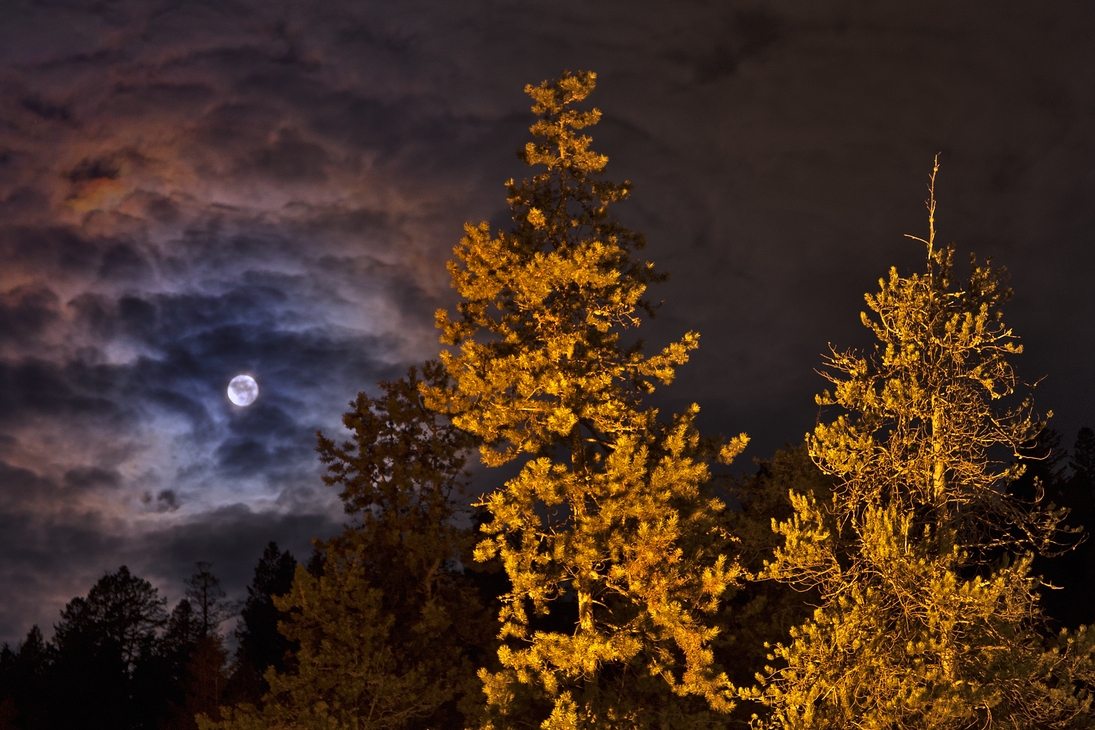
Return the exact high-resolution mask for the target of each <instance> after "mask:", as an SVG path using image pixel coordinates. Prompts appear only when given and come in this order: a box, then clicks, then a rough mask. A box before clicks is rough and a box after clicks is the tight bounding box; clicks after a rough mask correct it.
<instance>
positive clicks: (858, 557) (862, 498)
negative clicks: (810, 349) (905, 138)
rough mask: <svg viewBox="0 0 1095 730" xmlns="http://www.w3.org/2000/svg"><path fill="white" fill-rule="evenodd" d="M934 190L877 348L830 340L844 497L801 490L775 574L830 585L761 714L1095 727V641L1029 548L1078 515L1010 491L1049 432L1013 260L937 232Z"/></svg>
mask: <svg viewBox="0 0 1095 730" xmlns="http://www.w3.org/2000/svg"><path fill="white" fill-rule="evenodd" d="M937 171H938V160H937V161H936V165H935V167H934V169H933V172H932V176H931V183H930V185H929V199H928V211H929V217H928V221H929V228H928V230H929V233H928V238H927V239H926V240H925V239H919V238H917V239H916V240H918V241H920V242H921V243H923V244H924V245H925V246H926V248H927V270H926V271H925V272H924V273H922V274H914V275H912V276H908V277H903V276H899V275H898V274H897V272H896V270H891V271H890V276H889V278H888V279H887V280H883V281H880V286H881V288H880V290H879V292H878V293H877V294H874V295H870V294H869V295H867V297H866V300H867V306H868V307H869V309H870V310H871V312H872V313H873V315H868V314H866V313H864V314H863V315H862V319H863V323H864V325H865V326H866V327H867V328H868V329H870V330H871V332H872V333H873V334H874V336H875V337H876V338H877V340H878V343H877V344H876V346H875V348H874V350H873V352H871V353H869V354H867V355H864V354H861V353H859V352H856V351H847V352H838V351H836V350H833V351H832V354H831V355H830V356H829V357H828V358H827V372H826V373H825V377H826V378H828V379H829V380H830V381H831V382H832V383H833V386H834V387H833V389H832V390H831V391H828V390H827V391H825V392H824V393H823V394H822V395H820V396H818V403H819V405H821V406H836V407H838V408H839V409H841V410H843V411H844V412H845V413H844V414H843V415H840V416H838V417H837V418H836V420H834V421H831V422H828V423H819V424H818V426H817V428H816V429H815V431H814V433H813V434H812V435H811V436H808V445H809V449H810V454H811V456H812V457H813V459H814V461H815V462H816V463H817V464H818V466H819V467H820V468H821V469H822V470H823V471H824V472H826V473H828V474H830V475H832V476H833V477H834V479H835V487H836V491H835V493H834V496H833V499H832V501H831V502H830V503H828V504H825V503H819V502H818V501H817V500H815V499H813V498H812V497H810V496H805V495H801V494H794V493H792V494H791V500H792V502H793V504H794V508H795V514H794V515H793V516H792V517H791V519H789V520H786V521H783V522H779V523H778V524H775V529H776V531H777V532H778V533H779V534H780V535H782V537H783V538H784V544H783V546H782V547H781V548H780V549H778V550H777V551H776V555H775V560H774V561H773V562H772V563H771V564H770V565H769V567H768V575H769V577H774V578H777V579H780V580H784V581H787V582H790V583H792V584H795V585H798V586H800V587H810V588H813V589H816V590H817V591H819V593H820V595H821V604H820V606H819V607H818V608H817V609H816V611H815V612H814V614H813V617H812V619H810V620H808V621H807V622H805V623H804V624H803V625H801V626H799V627H798V628H796V629H795V630H794V631H792V633H791V638H790V641H789V643H787V644H786V645H783V644H780V645H777V646H776V647H775V648H774V652H773V656H772V657H771V658H772V659H773V660H778V662H779V663H780V667H779V668H777V669H771V668H769V669H767V670H766V673H765V674H764V675H758V679H759V680H760V681H761V685H762V687H761V688H760V690H758V692H757V694H755V695H754V697H755V698H758V699H760V700H761V701H762V702H763V703H764V704H766V705H767V706H768V709H769V710H770V712H771V714H770V716H769V717H767V718H766V719H765V720H764V721H760V720H758V721H757V723H756V724H757V725H758V726H763V727H769V728H781V729H783V730H790V729H792V728H793V729H795V730H805V729H807V728H819V729H820V728H825V729H826V730H831V729H838V728H879V729H881V728H939V729H940V730H942V729H943V728H947V730H960V729H962V728H970V729H972V728H985V727H1006V728H1032V729H1033V728H1065V727H1091V723H1092V722H1093V721H1095V719H1093V718H1092V716H1091V715H1090V710H1091V706H1090V703H1091V699H1090V689H1091V688H1092V678H1093V674H1092V668H1091V650H1092V641H1091V637H1090V636H1088V634H1087V632H1086V631H1081V632H1080V634H1078V635H1068V634H1061V635H1060V636H1057V637H1047V636H1046V635H1045V634H1044V630H1045V626H1044V620H1043V618H1042V613H1041V609H1040V607H1039V604H1038V597H1037V592H1036V588H1037V582H1036V579H1035V578H1034V577H1033V576H1032V575H1030V573H1029V569H1030V553H1031V551H1032V550H1037V549H1045V548H1046V547H1048V546H1050V544H1051V543H1052V540H1053V535H1054V532H1055V528H1056V527H1057V525H1058V522H1059V520H1060V518H1061V513H1060V512H1059V511H1056V510H1054V509H1052V508H1051V507H1048V506H1045V505H1043V504H1041V503H1040V502H1037V501H1036V502H1035V503H1030V502H1023V501H1021V500H1018V499H1016V498H1014V497H1013V496H1011V495H1009V493H1008V485H1009V483H1010V482H1011V481H1012V480H1014V478H1015V477H1016V476H1017V475H1018V473H1019V469H1020V467H1018V466H1016V465H1015V457H1016V456H1017V455H1018V452H1019V447H1020V446H1021V445H1022V444H1024V443H1026V442H1029V441H1030V440H1031V439H1032V438H1033V437H1034V436H1035V435H1036V434H1037V433H1038V432H1039V430H1040V429H1041V428H1042V426H1043V423H1042V422H1040V421H1038V420H1037V419H1036V418H1035V417H1034V415H1033V413H1032V410H1031V404H1030V401H1029V399H1027V400H1020V401H1019V402H1018V403H1015V404H1012V405H1005V404H1006V403H1008V402H1009V401H1010V400H1013V399H1015V398H1016V397H1017V394H1016V391H1017V390H1018V389H1019V388H1020V386H1021V383H1020V381H1019V380H1018V378H1017V376H1016V374H1015V372H1014V370H1013V369H1012V365H1011V362H1010V360H1011V358H1012V357H1013V356H1015V355H1018V354H1019V353H1020V352H1022V346H1021V345H1020V344H1019V343H1018V342H1017V341H1016V337H1015V336H1014V335H1013V334H1012V331H1011V330H1010V329H1008V328H1007V327H1006V326H1005V325H1004V323H1003V320H1002V319H1001V313H1000V309H999V307H1000V305H1001V303H1002V302H1004V301H1005V300H1007V299H1008V298H1009V296H1010V291H1009V289H1008V288H1007V286H1006V285H1005V280H1004V274H1003V271H1002V270H1001V269H993V268H990V267H989V266H988V265H978V264H977V262H976V260H972V261H971V264H972V273H971V274H970V276H969V278H968V279H967V280H964V281H961V282H959V281H957V280H956V278H955V276H954V271H953V266H952V258H953V252H954V248H953V246H944V247H937V246H936V243H935V190H934V188H935V174H936V172H937Z"/></svg>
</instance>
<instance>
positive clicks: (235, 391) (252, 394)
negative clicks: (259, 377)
mask: <svg viewBox="0 0 1095 730" xmlns="http://www.w3.org/2000/svg"><path fill="white" fill-rule="evenodd" d="M258 397H259V384H258V383H256V382H255V379H254V378H252V377H251V376H250V375H237V376H236V377H234V378H232V382H231V383H229V384H228V400H230V401H232V402H233V403H235V404H236V405H237V406H249V405H251V404H252V403H254V402H255V398H258Z"/></svg>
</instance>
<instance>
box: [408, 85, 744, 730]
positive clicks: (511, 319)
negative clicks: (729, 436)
mask: <svg viewBox="0 0 1095 730" xmlns="http://www.w3.org/2000/svg"><path fill="white" fill-rule="evenodd" d="M594 81H595V76H594V74H592V73H575V74H570V73H565V74H564V75H563V76H562V77H561V78H559V79H558V80H557V81H554V82H552V83H548V82H544V83H542V84H540V85H539V86H531V85H530V86H527V87H526V89H525V90H526V92H527V93H528V94H529V95H530V96H531V97H532V99H533V100H534V102H535V104H534V106H533V107H532V109H533V112H534V113H535V114H536V115H538V116H539V121H537V122H536V123H535V124H534V125H533V126H532V127H531V131H532V134H533V135H534V136H535V138H536V141H533V142H529V143H528V144H527V146H526V147H525V149H524V152H523V154H522V157H523V159H524V161H525V162H526V163H527V164H529V165H530V166H542V168H543V169H542V171H540V172H538V173H537V174H535V175H534V176H533V177H532V178H531V179H530V180H525V181H523V182H521V183H516V182H514V181H513V180H510V181H509V182H508V183H507V189H508V191H509V196H508V200H509V204H510V208H511V211H512V217H513V221H514V223H515V226H516V227H515V229H514V230H512V231H510V232H499V233H498V235H497V236H492V235H491V233H490V230H489V229H488V226H487V224H486V223H482V224H480V225H478V226H475V225H468V226H466V227H465V230H466V236H465V237H464V238H463V240H462V241H461V242H460V244H459V245H458V246H457V247H456V249H455V254H456V257H457V260H456V261H453V262H450V264H449V270H450V272H451V275H452V282H453V286H454V287H455V288H456V289H457V291H458V292H459V295H460V297H461V301H460V303H459V304H458V315H457V316H456V317H452V316H450V315H449V314H448V313H447V312H445V311H440V312H438V326H439V328H440V329H441V330H442V333H443V334H442V342H443V343H445V344H447V345H452V346H456V347H457V348H458V349H455V350H454V351H452V352H446V353H444V354H443V355H442V359H443V362H444V364H445V366H446V368H447V370H448V373H449V375H450V377H451V378H452V379H453V382H454V383H455V386H454V387H452V388H448V389H444V388H432V389H428V390H427V396H428V402H429V403H430V404H431V405H432V406H433V407H436V408H438V409H439V410H441V411H443V412H445V413H448V414H451V416H452V418H453V421H454V423H456V424H457V425H458V426H459V427H461V428H463V429H465V430H467V431H469V432H471V433H473V434H475V435H476V436H478V437H479V438H481V439H482V443H483V445H482V447H481V455H482V459H483V461H484V462H485V463H486V464H487V465H488V466H499V465H502V464H504V463H506V462H509V461H511V460H513V459H515V458H518V457H522V456H523V457H525V458H526V461H525V463H524V464H523V468H522V469H521V471H520V473H519V474H518V475H517V476H516V477H514V478H513V479H511V480H509V481H508V482H507V483H506V484H505V486H504V487H502V488H500V489H499V490H497V491H495V492H493V493H491V494H489V495H487V496H486V497H484V499H483V501H482V504H483V506H485V507H486V509H487V510H488V511H489V515H490V518H491V521H490V522H489V523H488V524H487V525H485V527H484V530H485V532H486V533H487V535H488V536H487V537H486V538H485V539H484V540H483V541H482V542H481V543H480V545H479V547H478V549H477V553H476V556H477V558H478V559H480V560H486V559H490V558H492V557H495V556H498V557H500V558H501V560H502V563H503V564H504V566H505V569H506V573H507V575H508V576H509V579H510V581H511V583H512V591H511V592H510V593H509V594H508V595H506V596H505V597H504V606H503V609H502V612H501V614H500V621H501V623H502V628H501V633H500V636H501V638H502V639H503V641H504V645H503V647H502V649H501V650H500V652H499V657H500V659H501V662H502V665H503V669H502V670H500V671H498V672H495V673H490V672H487V671H486V670H484V671H483V672H481V676H482V677H483V679H484V682H485V691H486V694H487V699H488V712H489V713H490V716H491V719H490V720H489V721H488V722H487V726H488V727H493V728H502V727H528V726H533V725H535V724H539V723H540V722H541V721H542V727H544V728H557V729H560V730H561V729H562V728H580V727H581V728H584V727H597V728H614V727H627V728H634V727H644V726H648V725H651V726H661V727H684V726H685V723H692V725H690V726H693V727H696V726H698V725H697V724H696V723H699V722H701V721H702V718H703V717H704V714H705V713H707V714H708V715H709V714H710V711H711V708H713V710H714V711H715V712H725V711H727V710H728V709H729V708H730V706H731V704H732V702H733V698H734V694H735V693H734V689H733V687H732V686H731V685H730V683H729V680H728V679H727V677H726V675H725V673H724V672H723V671H722V670H721V669H720V668H718V667H717V666H716V665H715V664H714V662H713V660H712V654H711V650H710V642H711V640H712V639H713V638H714V636H715V635H716V633H717V629H716V627H715V626H714V625H713V624H714V621H713V616H714V614H715V612H716V611H717V609H718V605H719V599H720V597H721V596H722V594H723V593H724V591H725V590H726V589H727V587H728V586H730V585H732V584H734V583H735V582H736V581H737V580H738V579H739V574H740V570H739V568H738V566H737V564H736V561H734V560H732V559H729V558H728V557H727V556H728V554H729V553H730V549H729V547H730V546H729V543H730V540H729V538H728V537H727V536H726V535H725V533H724V532H723V531H722V530H721V529H720V528H719V527H718V524H719V523H718V519H717V518H718V513H719V511H720V510H722V509H723V504H722V502H720V501H719V500H718V499H716V498H715V496H714V495H713V494H712V493H711V491H710V485H709V481H710V480H709V475H708V466H707V461H706V457H707V456H708V455H711V454H712V452H713V448H709V447H707V446H705V445H704V444H703V442H701V439H700V438H699V436H698V433H697V431H696V429H695V427H694V424H693V422H694V419H695V416H696V413H697V412H698V408H697V407H695V406H693V407H691V408H690V409H688V410H687V411H686V412H685V413H683V414H680V415H678V416H677V417H676V418H674V419H673V421H672V423H669V424H665V423H660V422H659V421H658V420H657V418H656V416H657V412H656V410H655V409H653V408H651V407H649V406H647V405H644V404H643V398H644V397H645V396H647V395H648V394H650V393H651V392H652V391H653V390H654V388H655V385H656V384H657V383H669V382H670V381H671V380H672V378H673V374H674V369H675V368H676V366H678V365H681V364H683V363H684V362H686V361H687V359H688V352H689V351H690V350H692V349H693V348H695V347H696V345H697V341H698V336H697V335H696V334H694V333H691V332H690V333H688V334H686V335H685V336H684V338H683V339H682V340H681V341H679V342H675V343H673V344H671V345H669V346H668V347H666V348H664V349H663V350H662V351H661V352H659V353H657V354H655V355H652V356H647V355H644V354H643V353H642V352H641V350H640V347H639V345H637V344H636V345H632V346H628V345H626V344H625V343H624V342H622V341H621V335H622V334H623V333H624V332H625V331H626V330H629V329H632V328H635V327H637V326H638V325H639V323H640V316H641V314H642V313H644V312H645V313H647V314H652V308H651V307H650V306H649V305H648V304H647V303H646V302H645V301H644V300H643V295H644V292H645V290H646V286H647V284H648V283H650V282H653V281H657V280H659V279H660V278H661V277H660V275H658V274H657V273H656V272H655V271H654V268H653V264H651V263H648V262H645V261H642V260H639V259H637V258H635V255H634V254H635V252H636V251H637V250H638V249H640V248H642V246H643V238H642V237H641V235H639V234H638V233H636V232H634V231H631V230H629V229H628V228H627V227H625V226H624V225H622V224H621V223H619V222H618V221H616V220H615V219H614V218H613V217H612V216H611V215H610V214H609V206H610V205H611V204H612V203H615V202H618V201H621V200H623V199H624V198H626V197H627V195H628V192H629V188H630V186H629V184H628V183H626V182H625V183H623V184H616V183H612V182H608V181H605V180H604V179H602V177H601V173H602V171H603V170H604V167H605V164H606V163H607V158H606V157H605V156H604V155H600V154H597V153H596V152H593V151H592V150H591V149H590V148H589V145H590V142H591V140H590V138H589V137H588V136H585V135H582V134H580V130H582V129H583V128H586V127H589V126H591V125H593V124H595V123H596V122H597V121H598V119H599V117H600V113H599V112H598V111H597V110H592V111H581V110H578V109H576V108H575V105H576V104H578V103H580V102H581V101H583V100H584V99H585V98H586V97H587V95H588V94H589V93H590V92H591V91H592V90H593V87H594ZM744 441H745V438H744V436H741V437H739V438H738V439H735V440H734V441H733V442H732V443H730V444H728V445H726V446H724V447H723V448H722V450H721V456H722V458H723V459H724V460H726V461H728V460H729V459H731V458H733V456H734V455H735V454H736V453H737V452H739V451H740V449H741V448H742V447H743V446H744ZM568 610H573V611H574V614H575V618H574V621H573V624H572V625H570V626H567V627H565V629H563V630H559V629H558V627H556V630H550V626H549V625H548V624H547V623H546V622H547V621H549V620H551V619H554V620H556V621H557V620H558V619H559V616H560V614H565V613H566V612H567V611H568ZM549 612H554V613H555V615H554V616H552V617H551V619H543V618H537V617H545V616H546V615H547V614H548V613H549ZM530 695H531V696H532V697H533V700H532V704H531V705H527V706H523V705H521V703H520V698H521V697H528V696H530ZM522 707H523V708H524V709H522ZM537 707H538V708H540V711H542V714H541V715H540V716H539V717H538V716H537V710H536V708H537Z"/></svg>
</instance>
